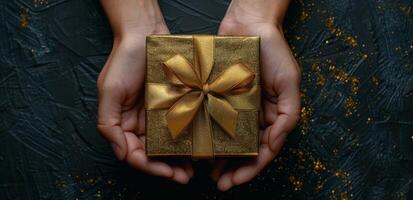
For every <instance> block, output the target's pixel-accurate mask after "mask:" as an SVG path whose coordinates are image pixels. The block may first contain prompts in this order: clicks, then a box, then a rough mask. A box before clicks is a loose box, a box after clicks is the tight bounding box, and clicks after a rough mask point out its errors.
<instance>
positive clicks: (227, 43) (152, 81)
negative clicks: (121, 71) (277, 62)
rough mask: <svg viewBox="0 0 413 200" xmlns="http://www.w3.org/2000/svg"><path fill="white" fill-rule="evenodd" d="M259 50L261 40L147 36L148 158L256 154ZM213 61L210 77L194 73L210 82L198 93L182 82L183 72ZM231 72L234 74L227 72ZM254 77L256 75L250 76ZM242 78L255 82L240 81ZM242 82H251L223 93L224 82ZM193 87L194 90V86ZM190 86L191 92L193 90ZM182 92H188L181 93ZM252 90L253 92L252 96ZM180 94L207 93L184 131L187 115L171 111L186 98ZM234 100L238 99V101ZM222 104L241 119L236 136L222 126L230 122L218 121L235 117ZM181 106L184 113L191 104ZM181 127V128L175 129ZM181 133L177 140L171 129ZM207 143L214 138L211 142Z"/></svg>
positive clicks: (208, 36)
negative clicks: (183, 116)
mask: <svg viewBox="0 0 413 200" xmlns="http://www.w3.org/2000/svg"><path fill="white" fill-rule="evenodd" d="M259 49H260V38H259V37H258V36H210V35H151V36H148V37H147V38H146V80H145V81H146V84H145V87H146V89H145V110H146V141H145V145H146V154H147V155H148V156H150V157H155V156H192V157H196V158H211V157H213V156H216V157H233V156H256V155H257V154H258V147H259V107H260V105H259V104H260V97H261V94H260V86H259V84H260V75H259V73H260V69H259V67H260V63H259V58H260V55H259ZM208 62H209V63H210V65H211V67H210V68H211V69H210V72H207V73H209V75H206V76H207V77H206V78H200V77H202V76H204V77H205V74H207V73H205V72H204V75H202V73H203V72H202V71H203V69H200V71H201V72H198V73H197V71H196V70H194V71H195V72H194V73H195V74H197V75H199V76H198V78H199V80H201V79H205V81H204V84H203V86H200V87H198V88H199V89H196V87H197V86H196V85H197V84H192V83H191V82H190V80H189V81H186V83H187V85H185V84H182V82H180V79H181V78H180V74H179V73H181V72H180V71H182V69H183V68H185V66H186V65H188V66H191V67H192V68H196V69H198V71H199V68H202V67H203V65H206V64H205V63H208ZM177 63H178V64H177ZM199 63H200V64H199ZM197 64H198V67H197ZM169 65H170V66H169ZM184 65H185V66H184ZM229 68H231V70H232V71H231V70H228V69H229ZM244 68H246V69H244ZM174 70H175V71H174ZM224 71H226V72H224ZM239 71H246V72H245V73H249V75H245V74H244V75H243V74H242V73H241V74H240V72H239ZM251 73H252V74H253V76H250V75H251ZM200 74H201V75H200ZM223 74H225V75H223ZM221 75H223V76H221ZM220 76H221V77H220ZM241 76H244V77H251V78H250V79H249V78H239V77H241ZM175 79H176V80H175ZM188 79H190V77H189V78H188ZM218 79H221V80H218ZM224 79H225V80H224ZM226 79H234V80H226ZM241 79H242V81H244V82H245V83H247V82H248V84H244V85H237V86H236V88H235V87H234V86H231V87H233V88H232V91H230V92H221V93H219V92H217V91H219V90H220V89H219V88H220V86H219V83H222V84H226V83H227V82H231V81H233V82H234V81H239V80H241ZM247 79H249V80H247ZM214 80H218V81H216V84H215V86H214V83H212V82H214ZM183 82H185V81H183ZM191 84H192V86H193V85H195V87H191ZM222 84H221V85H222ZM205 85H206V86H205ZM216 85H218V86H216ZM208 86H209V88H208ZM222 87H224V86H222ZM182 88H184V89H182ZM185 88H186V89H185ZM187 88H192V89H190V90H191V91H190V92H188V91H186V90H187ZM214 88H215V89H214ZM217 88H218V89H217ZM165 90H167V91H165ZM182 90H185V91H184V92H182ZM188 90H189V89H188ZM252 90H254V91H253V92H251V91H252ZM179 92H181V93H182V94H189V93H191V92H192V93H193V94H195V93H196V92H197V93H196V95H198V96H201V95H203V99H202V100H201V101H202V103H201V104H200V106H199V109H198V110H197V111H195V112H196V114H195V116H194V117H193V118H192V119H191V120H189V121H191V122H190V123H189V124H187V125H185V128H183V129H182V126H183V125H181V123H184V122H183V121H185V120H182V119H181V118H180V117H181V116H182V115H186V114H185V113H184V114H182V113H178V114H176V115H174V113H173V112H176V110H179V109H171V108H172V107H174V108H177V107H179V106H175V104H177V102H178V101H179V100H180V99H183V97H182V96H184V95H182V94H181V95H178V96H176V94H178V93H179ZM192 93H191V94H192ZM165 95H169V97H167V98H169V100H171V99H173V101H174V103H171V102H170V103H168V104H169V105H166V104H165V103H164V100H163V98H164V96H165ZM174 95H175V96H174ZM210 95H212V96H210ZM233 97H234V98H235V97H236V98H238V99H236V100H234V99H233ZM243 98H245V99H243ZM215 99H218V101H219V102H221V103H219V102H218V104H217V105H216V106H214V105H212V104H213V103H214V102H213V100H215ZM165 101H168V99H167V100H165ZM184 102H185V101H184ZM211 102H212V103H211ZM228 103H229V104H228ZM172 104H173V105H172ZM181 104H182V102H181ZM188 104H190V103H188ZM219 104H223V105H224V106H225V105H231V106H232V107H233V110H235V111H236V113H237V114H236V115H235V116H236V120H235V121H234V120H232V121H233V123H232V124H233V132H234V133H233V135H231V134H228V133H227V132H228V131H226V130H227V129H231V125H229V128H226V127H228V126H221V124H231V122H223V123H217V122H218V121H220V120H223V121H228V118H230V117H232V116H231V114H227V113H231V112H228V111H227V110H226V109H230V110H231V108H225V109H221V107H219V106H222V105H219ZM252 104H254V105H252ZM210 105H212V107H210ZM218 105H219V106H218ZM180 108H181V110H185V109H186V106H185V105H181V107H180ZM171 110H173V112H172V111H171ZM182 112H185V111H182ZM208 112H210V113H208ZM211 113H212V114H211ZM168 114H169V115H170V116H169V118H168V117H167V115H168ZM209 114H211V116H213V117H211V116H210V115H209ZM176 116H177V117H176ZM229 121H231V120H229ZM176 125H178V126H180V127H178V128H175V129H174V127H175V126H176ZM194 127H195V128H194ZM176 129H179V132H180V133H179V135H178V136H176V135H174V134H173V133H172V134H171V132H173V131H172V130H176ZM207 129H208V130H207ZM211 131H212V133H210V132H211ZM208 140H210V141H209V143H208ZM205 143H206V144H205ZM209 146H210V148H211V149H212V155H211V152H206V151H211V149H209V150H208V148H209ZM205 149H207V150H205Z"/></svg>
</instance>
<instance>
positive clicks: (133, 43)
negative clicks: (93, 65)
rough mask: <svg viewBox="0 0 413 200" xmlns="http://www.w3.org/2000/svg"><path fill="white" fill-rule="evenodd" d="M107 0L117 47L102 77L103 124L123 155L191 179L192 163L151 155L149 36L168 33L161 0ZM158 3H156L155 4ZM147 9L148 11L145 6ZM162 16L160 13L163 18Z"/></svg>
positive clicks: (146, 168) (142, 166) (154, 171)
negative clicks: (145, 95) (147, 79)
mask: <svg viewBox="0 0 413 200" xmlns="http://www.w3.org/2000/svg"><path fill="white" fill-rule="evenodd" d="M137 2H138V1H134V0H125V1H121V2H118V1H114V0H102V5H103V7H104V8H105V11H106V13H107V15H108V17H109V21H110V23H111V26H112V30H113V32H114V43H113V49H112V52H111V54H110V56H109V58H108V60H107V62H106V64H105V65H104V67H103V69H102V71H101V73H100V74H99V78H98V81H97V87H98V90H99V109H98V128H99V130H100V132H101V134H102V136H103V137H105V138H106V139H107V140H108V141H109V142H110V143H111V144H112V147H113V149H114V152H115V154H116V157H117V158H118V159H119V160H126V161H127V162H128V163H129V164H130V165H132V166H134V167H135V168H137V169H139V170H141V171H143V172H146V173H148V174H151V175H155V176H161V177H166V178H169V179H171V180H174V181H176V182H178V183H187V182H188V181H189V179H190V178H191V177H192V175H193V170H192V167H191V164H190V163H189V162H186V163H179V164H178V163H166V162H162V161H157V160H153V159H149V158H148V157H147V156H146V154H145V145H144V142H145V136H144V132H145V116H144V115H145V111H144V107H143V88H144V87H143V85H144V74H145V57H146V56H145V37H146V35H150V34H168V33H169V31H168V28H167V26H166V25H165V23H164V21H163V19H161V20H160V19H159V14H156V13H157V12H160V11H159V10H157V9H158V8H156V6H157V5H151V4H153V3H156V1H151V0H149V1H147V2H146V1H139V2H140V3H143V2H146V3H147V4H145V5H137V4H138V3H137ZM154 6H155V7H154ZM142 9H143V10H142ZM157 16H158V18H157Z"/></svg>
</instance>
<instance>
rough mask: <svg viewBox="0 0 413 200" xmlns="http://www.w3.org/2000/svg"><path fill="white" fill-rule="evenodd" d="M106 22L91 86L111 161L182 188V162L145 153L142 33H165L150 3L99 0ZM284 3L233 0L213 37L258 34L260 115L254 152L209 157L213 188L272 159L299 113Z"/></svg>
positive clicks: (244, 178) (185, 166) (186, 165)
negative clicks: (109, 38)
mask: <svg viewBox="0 0 413 200" xmlns="http://www.w3.org/2000/svg"><path fill="white" fill-rule="evenodd" d="M101 4H102V6H103V8H104V10H105V12H106V14H107V16H108V19H109V22H110V24H111V27H112V30H113V34H114V41H113V49H112V52H111V54H110V56H109V58H108V60H107V62H106V64H105V66H104V67H103V69H102V71H101V73H100V75H99V78H98V81H97V86H98V91H99V109H98V128H99V130H100V132H101V134H102V136H103V137H104V138H106V140H108V141H109V142H110V143H111V144H112V147H113V149H114V152H115V155H116V157H117V158H118V159H119V160H125V161H126V162H128V163H129V164H130V165H132V166H134V167H135V168H136V169H138V170H141V171H143V172H146V173H148V174H151V175H155V176H161V177H165V178H168V179H171V180H174V181H176V182H178V183H182V184H185V183H187V182H188V181H189V180H190V179H191V177H192V176H193V169H192V166H191V164H190V162H189V161H186V162H185V161H180V162H164V161H159V160H153V159H149V158H148V157H147V156H146V155H145V149H144V148H145V145H144V141H145V140H144V137H145V136H144V130H145V123H144V114H145V113H144V110H143V85H144V83H143V81H144V71H145V36H147V35H150V34H168V33H169V31H168V28H167V26H166V25H165V22H164V20H163V17H162V13H161V12H160V9H159V6H158V4H157V1H153V0H122V1H114V0H101ZM288 4H289V0H233V1H232V2H231V4H230V6H229V8H228V10H227V13H226V15H225V17H224V19H223V20H222V22H221V25H220V28H219V34H220V35H259V36H261V64H262V66H261V68H262V72H261V76H262V85H263V94H264V96H263V108H264V109H263V110H264V118H265V122H264V123H263V124H262V139H261V146H260V153H259V155H258V157H257V158H256V159H253V160H249V161H246V162H243V163H239V162H237V163H235V162H234V161H232V160H229V159H220V160H216V161H215V162H214V163H213V165H214V168H213V171H212V175H211V176H212V178H213V179H214V180H216V181H217V186H218V188H219V189H220V190H222V191H226V190H228V189H230V188H232V187H233V186H235V185H240V184H242V183H246V182H248V181H250V180H251V179H253V178H254V177H255V176H257V174H258V173H259V172H260V171H261V170H262V169H264V168H265V166H267V165H268V164H269V163H270V162H271V161H272V160H273V159H274V158H275V156H276V155H277V154H278V152H279V151H280V149H281V147H282V145H283V144H284V142H285V139H286V137H287V135H288V133H289V132H291V130H292V129H293V128H294V127H295V125H296V123H297V122H298V119H299V111H300V93H299V85H300V69H299V66H298V64H297V62H296V60H295V58H294V56H293V55H292V53H291V50H290V48H289V46H288V44H287V42H286V40H285V38H284V36H283V31H282V21H283V18H284V15H285V12H286V10H287V8H288Z"/></svg>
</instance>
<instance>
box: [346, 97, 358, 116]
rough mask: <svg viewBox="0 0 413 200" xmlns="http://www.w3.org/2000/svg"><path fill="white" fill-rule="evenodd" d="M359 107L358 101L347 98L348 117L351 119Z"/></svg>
mask: <svg viewBox="0 0 413 200" xmlns="http://www.w3.org/2000/svg"><path fill="white" fill-rule="evenodd" d="M357 106H358V101H357V100H355V99H354V98H353V97H352V96H349V97H347V98H346V100H345V102H344V108H345V109H346V117H350V116H352V115H353V114H354V112H355V111H356V109H357Z"/></svg>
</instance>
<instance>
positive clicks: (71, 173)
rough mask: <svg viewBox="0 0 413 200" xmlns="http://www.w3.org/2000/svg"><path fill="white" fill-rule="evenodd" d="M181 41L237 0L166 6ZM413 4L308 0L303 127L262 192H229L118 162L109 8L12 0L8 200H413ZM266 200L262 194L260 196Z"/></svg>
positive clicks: (298, 4)
mask: <svg viewBox="0 0 413 200" xmlns="http://www.w3.org/2000/svg"><path fill="white" fill-rule="evenodd" d="M160 4H161V7H162V11H163V13H164V16H165V18H166V21H167V23H168V26H169V28H170V29H171V31H172V32H173V33H215V32H216V30H217V28H218V25H219V22H220V20H221V18H222V17H223V15H224V13H225V10H226V8H227V5H228V1H224V2H221V1H212V0H210V1H190V0H174V1H166V0H163V1H160ZM412 9H413V2H412V1H411V0H410V1H409V0H362V1H356V0H353V1H350V0H305V1H304V0H297V1H293V3H292V5H291V7H290V11H289V13H288V16H287V19H286V24H285V29H286V37H287V38H288V41H289V43H290V45H291V46H292V49H293V50H294V52H295V55H296V57H297V59H298V61H299V63H300V65H301V66H302V71H303V81H302V102H303V108H302V111H301V117H302V119H301V123H300V125H299V127H297V129H296V130H295V131H294V132H293V133H291V134H290V137H289V138H288V142H287V144H286V146H285V148H284V149H283V151H282V153H281V154H280V155H279V157H278V158H277V159H276V160H275V161H274V162H273V163H272V164H271V165H270V166H269V167H268V168H267V169H266V170H264V171H263V172H262V174H261V175H260V176H258V177H257V178H256V179H255V180H253V181H252V182H250V183H249V184H246V185H242V186H240V187H236V188H234V189H232V190H230V191H229V192H226V193H220V192H218V191H217V190H216V186H215V185H214V183H213V182H212V181H210V180H209V178H208V176H207V175H208V169H207V168H206V167H204V166H203V165H204V163H197V165H198V166H197V168H198V171H197V172H198V173H197V175H196V177H195V178H194V180H193V181H192V182H191V183H190V184H189V185H187V186H180V185H177V184H175V183H172V182H169V181H166V180H162V179H158V178H154V177H149V176H146V175H144V174H141V173H139V172H138V171H136V170H134V169H132V168H131V167H129V166H128V165H126V164H124V163H121V162H118V161H117V160H116V159H115V157H114V155H113V153H112V151H111V148H110V147H109V145H108V144H107V143H106V142H105V141H104V140H103V139H102V138H101V137H100V136H99V134H98V132H97V130H96V111H97V109H96V108H97V99H96V78H97V76H98V74H99V72H100V70H101V68H102V66H103V64H104V63H105V60H106V58H107V56H108V54H109V52H110V50H111V45H112V35H111V31H110V27H109V25H108V23H107V20H106V18H105V15H104V13H103V11H102V9H101V7H100V5H99V1H97V0H15V1H12V0H1V1H0V67H1V68H0V199H153V198H154V197H156V196H159V195H161V194H163V195H165V194H166V195H169V196H168V198H171V199H172V198H180V199H186V198H192V199H195V198H196V199H230V198H237V199H239V198H241V197H247V196H252V195H254V196H256V197H263V196H264V195H267V196H268V197H269V198H270V199H343V200H345V199H413V189H412V188H413V183H412V181H413V10H412ZM259 199H261V198H259Z"/></svg>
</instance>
